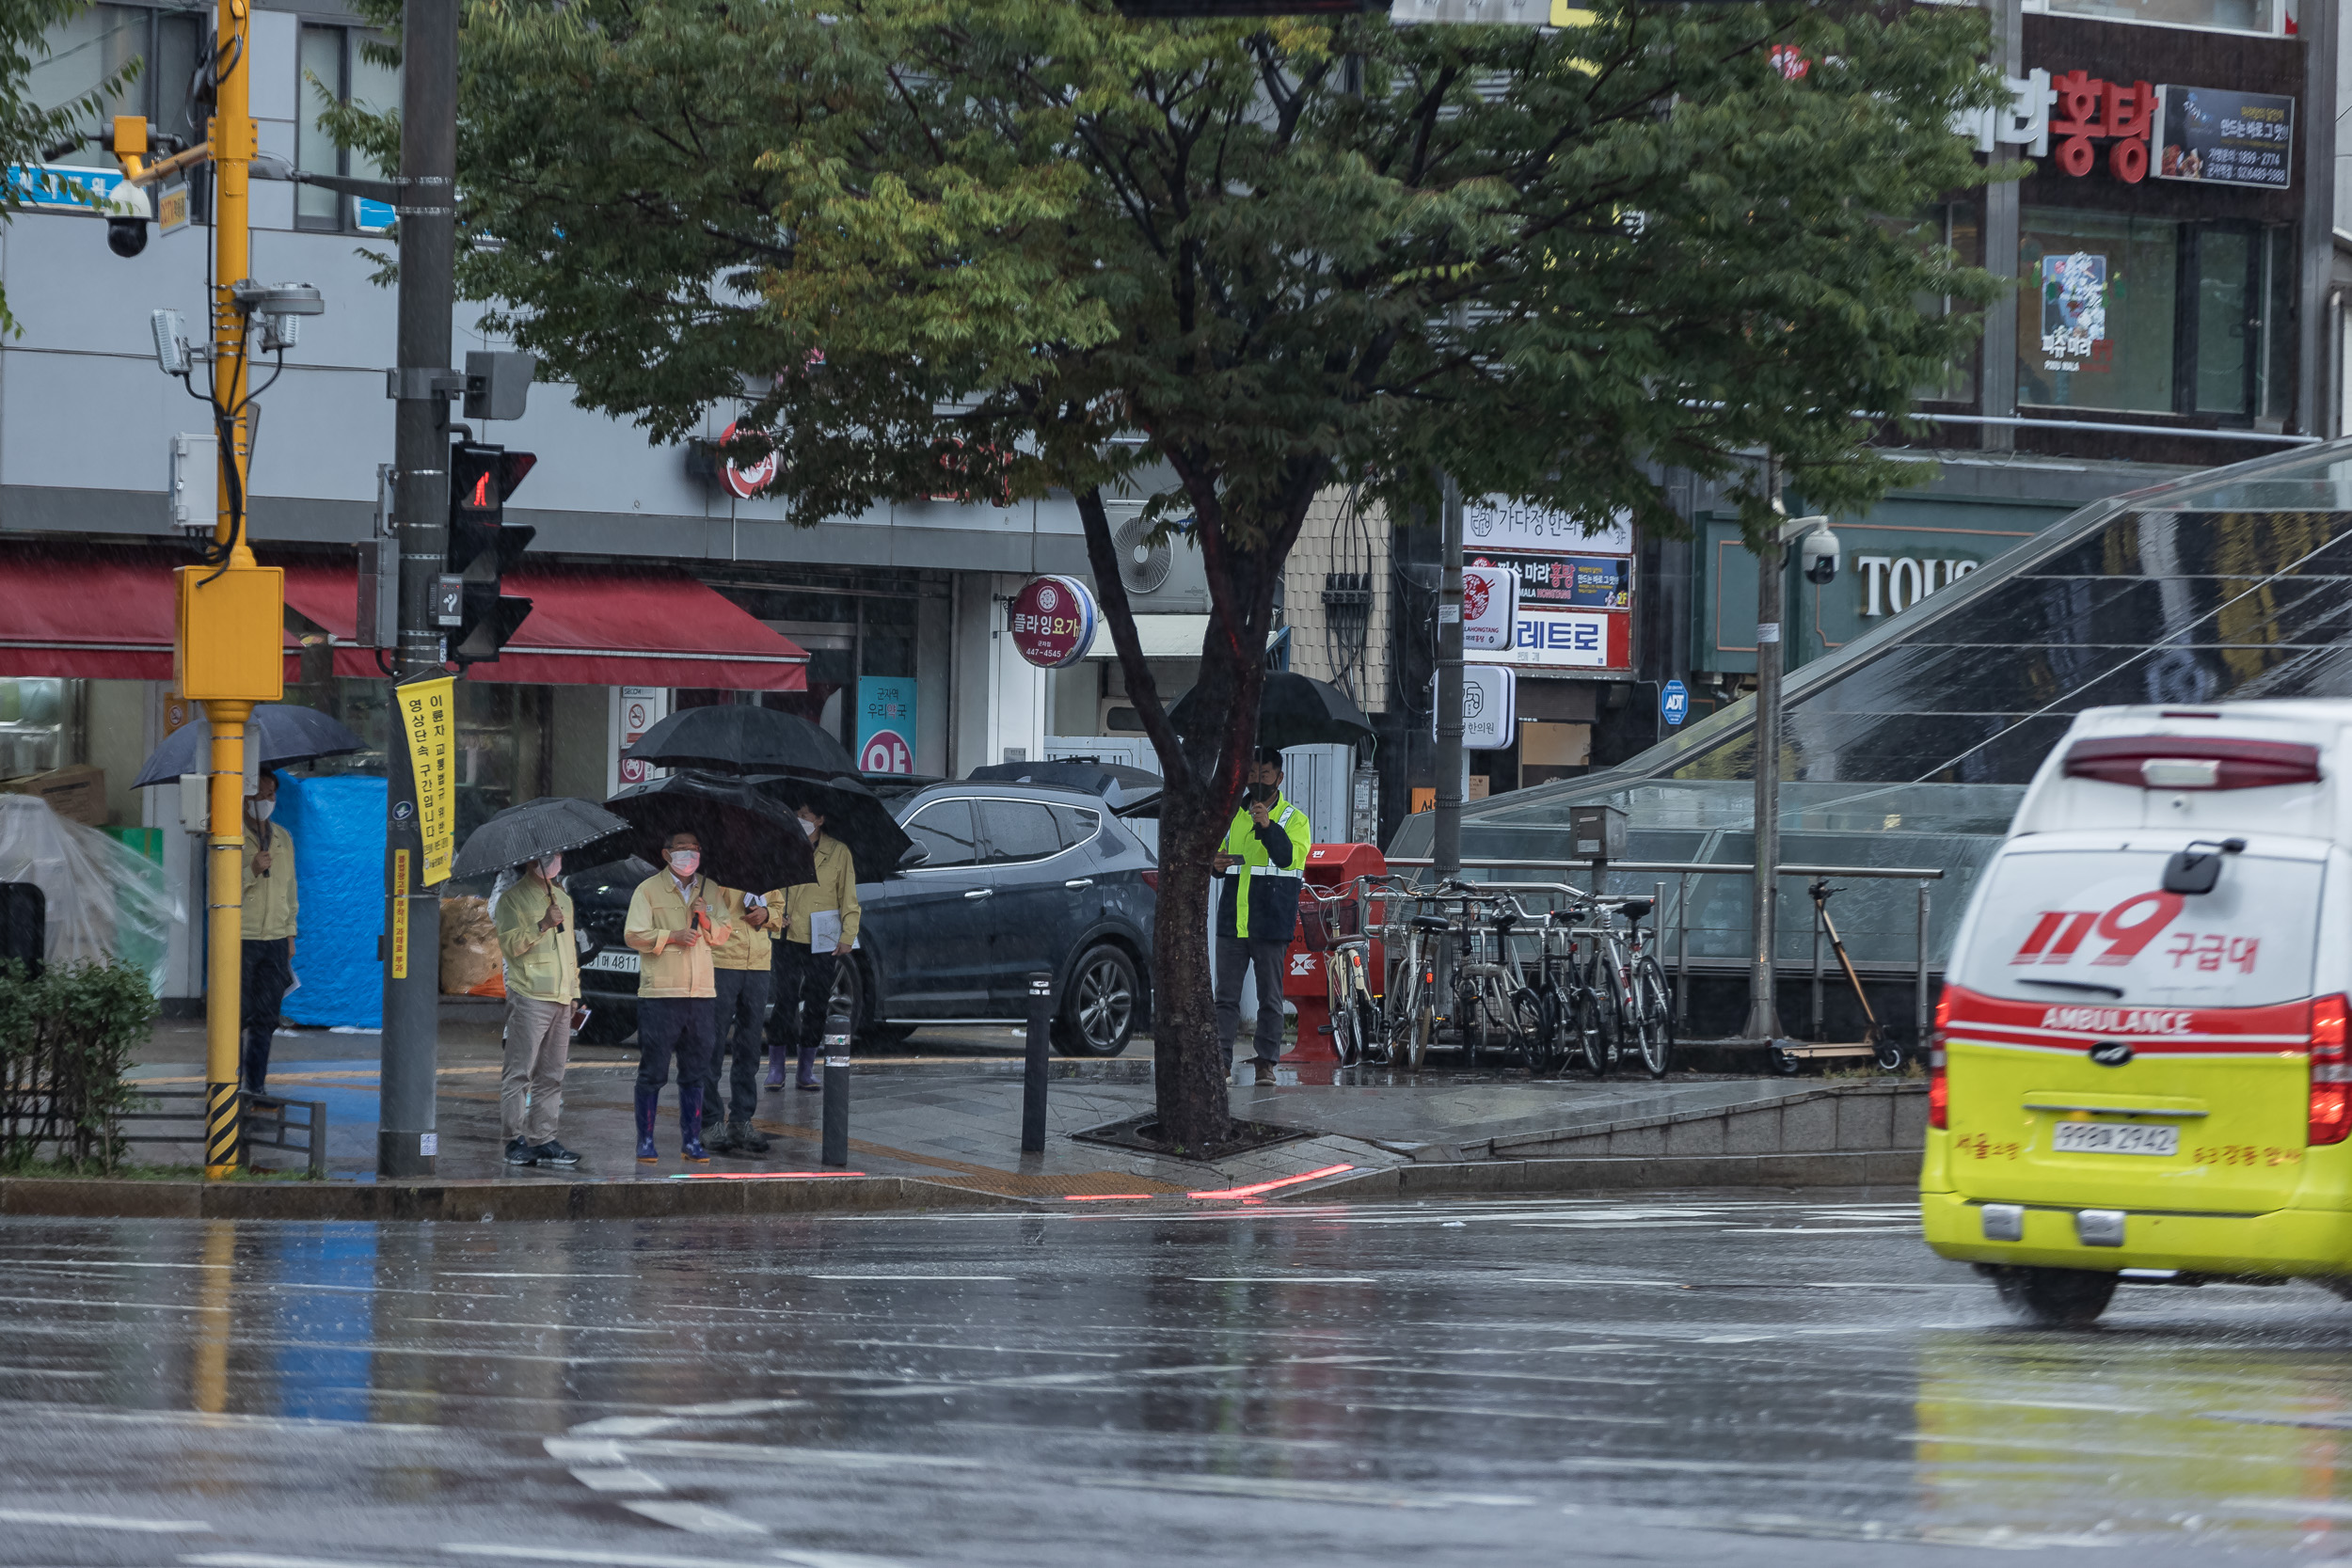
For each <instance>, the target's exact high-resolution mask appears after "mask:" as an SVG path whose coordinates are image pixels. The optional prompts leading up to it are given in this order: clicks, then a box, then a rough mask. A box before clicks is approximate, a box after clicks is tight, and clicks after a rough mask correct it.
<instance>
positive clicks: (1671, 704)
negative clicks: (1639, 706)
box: [1658, 681, 1691, 724]
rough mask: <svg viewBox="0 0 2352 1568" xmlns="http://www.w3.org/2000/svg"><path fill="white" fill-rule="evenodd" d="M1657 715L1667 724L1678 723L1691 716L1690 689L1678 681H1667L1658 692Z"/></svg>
mask: <svg viewBox="0 0 2352 1568" xmlns="http://www.w3.org/2000/svg"><path fill="white" fill-rule="evenodd" d="M1658 713H1659V716H1660V717H1661V718H1662V719H1664V720H1665V721H1666V722H1667V723H1669V724H1679V723H1681V722H1682V721H1684V720H1685V719H1688V718H1690V717H1691V689H1690V688H1689V687H1687V686H1685V685H1683V684H1682V683H1681V682H1680V681H1668V682H1667V683H1666V684H1665V685H1664V686H1663V687H1661V688H1660V689H1659V692H1658Z"/></svg>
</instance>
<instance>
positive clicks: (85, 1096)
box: [0, 959, 156, 1171]
mask: <svg viewBox="0 0 2352 1568" xmlns="http://www.w3.org/2000/svg"><path fill="white" fill-rule="evenodd" d="M155 1012H156V1006H155V997H154V993H153V992H152V991H151V990H148V985H147V975H146V974H145V973H144V972H143V971H141V970H139V969H137V968H135V967H133V966H131V965H129V964H121V963H92V962H82V963H73V964H55V965H51V966H49V967H48V968H47V969H46V970H44V971H43V972H42V973H41V974H39V975H33V974H28V973H27V972H26V970H25V967H24V965H23V964H22V963H19V962H17V961H16V960H14V959H9V960H8V961H6V962H0V1168H6V1169H11V1170H13V1169H18V1168H21V1167H23V1166H24V1164H27V1163H29V1162H30V1161H31V1160H33V1159H34V1158H35V1156H36V1154H37V1152H38V1151H39V1150H40V1148H42V1146H44V1145H46V1146H49V1147H50V1148H52V1149H53V1151H54V1152H55V1155H56V1159H57V1160H58V1161H59V1162H60V1163H61V1164H67V1165H70V1166H72V1167H73V1168H75V1169H77V1170H78V1169H87V1168H92V1167H95V1168H97V1169H99V1170H106V1171H111V1170H112V1169H114V1166H115V1162H116V1161H117V1160H118V1159H119V1158H120V1157H121V1153H122V1139H121V1131H120V1128H119V1123H118V1120H117V1118H118V1117H120V1116H121V1115H122V1113H123V1112H125V1111H127V1110H129V1109H130V1108H131V1106H132V1105H133V1104H134V1103H135V1101H136V1100H137V1099H138V1096H137V1094H136V1093H135V1091H134V1090H133V1088H132V1086H131V1085H130V1083H129V1082H128V1081H127V1080H126V1079H125V1078H124V1076H123V1073H124V1069H127V1068H128V1067H129V1066H130V1063H131V1055H132V1053H134V1052H135V1051H136V1050H137V1049H138V1048H139V1046H140V1045H142V1044H143V1043H145V1041H146V1039H147V1037H148V1033H149V1031H150V1030H151V1029H152V1028H153V1026H154V1022H155Z"/></svg>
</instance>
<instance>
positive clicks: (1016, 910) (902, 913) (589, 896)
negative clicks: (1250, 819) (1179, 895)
mask: <svg viewBox="0 0 2352 1568" xmlns="http://www.w3.org/2000/svg"><path fill="white" fill-rule="evenodd" d="M892 813H893V815H894V816H897V817H898V824H899V826H900V827H902V828H904V829H905V830H906V832H907V836H908V837H909V838H911V839H913V840H914V849H913V850H912V851H910V852H909V856H908V861H907V863H906V864H905V865H904V866H902V867H900V868H898V869H896V870H893V871H891V872H890V873H889V874H888V875H886V876H884V875H879V874H878V872H877V868H875V867H872V866H863V865H862V866H860V867H858V876H859V880H858V889H857V895H858V902H859V904H860V905H861V906H862V907H863V910H864V916H863V919H862V920H861V922H860V927H859V936H858V948H857V954H856V959H857V961H856V962H855V963H853V964H845V965H843V966H842V971H841V974H842V979H841V985H840V989H839V990H837V991H836V992H835V996H836V999H838V1000H840V1001H844V1002H847V1003H848V1004H849V1005H850V1006H851V1008H852V1016H853V1017H854V1018H855V1019H856V1020H857V1024H858V1032H859V1034H860V1036H861V1037H864V1038H866V1039H867V1040H871V1041H875V1042H877V1043H890V1042H895V1041H897V1040H900V1039H904V1038H905V1037H907V1036H908V1035H910V1034H912V1033H913V1032H914V1030H915V1029H916V1028H918V1027H920V1026H921V1025H923V1024H926V1023H996V1022H1007V1021H1018V1020H1020V1019H1022V1018H1024V1017H1025V1016H1027V1009H1028V977H1029V975H1030V974H1031V973H1032V972H1034V971H1039V970H1042V971H1045V972H1047V973H1049V974H1052V975H1053V976H1054V994H1055V996H1056V997H1057V998H1058V999H1059V1003H1058V1006H1057V1011H1056V1014H1055V1019H1054V1045H1055V1049H1057V1051H1060V1052H1061V1053H1064V1054H1066V1055H1082V1056H1116V1055H1118V1054H1119V1053H1120V1052H1122V1051H1124V1050H1126V1049H1127V1043H1128V1041H1129V1040H1131V1039H1133V1038H1134V1037H1135V1034H1136V1030H1137V1029H1138V1028H1140V1027H1142V1026H1143V1025H1144V1024H1145V1023H1146V1022H1148V1020H1149V1016H1150V999H1151V992H1150V981H1149V978H1148V977H1149V975H1150V974H1151V953H1152V903H1153V899H1154V896H1155V889H1156V886H1157V883H1158V879H1159V872H1158V869H1157V862H1156V860H1155V858H1154V857H1153V855H1152V850H1151V848H1150V847H1148V846H1147V845H1146V843H1145V842H1144V840H1143V839H1141V838H1140V837H1138V836H1137V835H1136V832H1134V831H1133V830H1132V829H1130V828H1129V827H1128V826H1127V825H1126V824H1125V823H1123V822H1121V821H1120V819H1119V818H1118V817H1116V816H1113V815H1112V814H1111V811H1110V809H1109V808H1108V806H1107V804H1106V803H1105V802H1104V800H1103V799H1102V798H1101V797H1099V796H1095V795H1089V794H1088V793H1086V792H1085V791H1083V790H1073V789H1059V788H1053V787H1048V786H1043V785H1033V784H993V783H980V782H974V781H966V782H963V783H961V784H932V785H930V786H929V787H927V788H924V789H921V790H918V791H915V792H914V793H913V794H911V795H908V796H906V797H905V798H904V799H903V800H898V801H896V802H894V803H893V806H892ZM652 875H653V867H651V866H649V865H647V864H645V863H644V862H643V861H635V860H632V861H625V862H621V863H615V864H612V865H604V866H596V867H592V868H590V869H587V870H583V871H580V872H578V873H576V874H574V875H572V876H570V877H567V878H566V879H564V880H565V884H566V886H568V887H569V889H570V891H571V895H572V898H573V901H574V904H575V906H576V907H577V909H578V911H579V917H580V931H581V935H582V936H583V937H584V938H585V939H586V942H585V943H584V944H583V951H582V952H581V955H580V985H581V988H582V990H583V991H584V993H585V994H584V995H583V997H582V1000H583V1001H584V1002H585V1003H586V1004H587V1006H588V1007H589V1008H590V1010H591V1017H590V1019H589V1023H588V1028H587V1030H586V1031H585V1032H584V1033H583V1035H582V1038H583V1039H585V1040H587V1041H588V1042H590V1043H592V1044H617V1043H619V1042H620V1041H622V1040H625V1039H627V1038H628V1037H629V1035H630V1034H632V1033H633V1032H635V1030H636V1027H637V955H636V954H635V953H634V952H632V951H630V949H629V948H628V945H627V944H626V943H624V942H622V940H621V923H622V920H623V918H624V917H625V916H626V915H627V914H628V899H629V895H630V893H631V892H633V891H634V890H635V888H636V886H637V884H638V883H639V882H641V881H643V880H644V879H645V878H647V877H650V876H652Z"/></svg>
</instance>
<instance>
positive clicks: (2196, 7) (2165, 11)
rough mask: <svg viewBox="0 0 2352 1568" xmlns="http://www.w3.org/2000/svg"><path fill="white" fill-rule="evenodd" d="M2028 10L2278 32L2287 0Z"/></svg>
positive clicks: (2054, 3) (2120, 2) (2086, 4)
mask: <svg viewBox="0 0 2352 1568" xmlns="http://www.w3.org/2000/svg"><path fill="white" fill-rule="evenodd" d="M2026 9H2027V10H2029V11H2051V12H2054V13H2056V14H2058V15H2061V16H2087V17H2092V18H2095V19H2096V20H2098V21H2101V22H2144V23H2147V24H2151V25H2153V26H2159V27H2211V28H2216V29H2218V30H2220V31H2222V32H2230V33H2277V32H2280V30H2281V23H2282V20H2283V19H2284V17H2285V15H2286V6H2285V0H2040V4H2035V3H2034V0H2026Z"/></svg>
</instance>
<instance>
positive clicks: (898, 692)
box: [857, 675, 914, 773]
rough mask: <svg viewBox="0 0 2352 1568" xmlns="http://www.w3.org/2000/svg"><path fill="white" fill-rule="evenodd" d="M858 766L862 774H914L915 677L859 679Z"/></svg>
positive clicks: (872, 676)
mask: <svg viewBox="0 0 2352 1568" xmlns="http://www.w3.org/2000/svg"><path fill="white" fill-rule="evenodd" d="M857 766H858V771H860V772H862V773H912V772H914V676H912V675H906V676H898V675H861V676H859V677H858V683H857Z"/></svg>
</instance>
